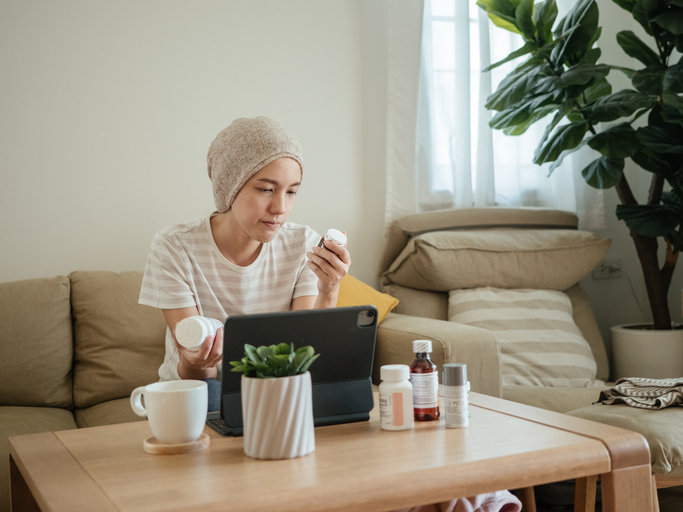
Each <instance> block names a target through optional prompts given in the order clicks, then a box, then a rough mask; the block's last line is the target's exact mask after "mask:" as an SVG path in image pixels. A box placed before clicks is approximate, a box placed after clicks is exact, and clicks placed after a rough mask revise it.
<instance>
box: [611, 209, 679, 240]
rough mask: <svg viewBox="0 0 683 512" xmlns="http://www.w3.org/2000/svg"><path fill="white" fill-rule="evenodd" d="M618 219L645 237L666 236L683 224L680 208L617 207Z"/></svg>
mask: <svg viewBox="0 0 683 512" xmlns="http://www.w3.org/2000/svg"><path fill="white" fill-rule="evenodd" d="M617 218H618V219H619V220H623V221H624V222H625V223H626V225H627V226H628V227H629V229H631V230H632V231H634V232H636V233H638V234H639V235H643V236H651V237H658V236H666V235H667V234H669V233H670V232H671V231H673V230H674V229H676V228H677V227H678V226H680V225H681V223H682V222H683V211H682V210H681V208H680V206H677V205H671V204H658V205H623V204H620V205H617Z"/></svg>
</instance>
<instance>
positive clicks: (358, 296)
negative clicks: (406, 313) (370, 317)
mask: <svg viewBox="0 0 683 512" xmlns="http://www.w3.org/2000/svg"><path fill="white" fill-rule="evenodd" d="M368 304H372V305H373V306H375V307H376V308H377V323H379V322H381V321H382V320H384V318H385V317H386V316H387V315H388V314H389V312H390V311H391V310H392V309H394V308H395V307H396V304H398V299H396V298H395V297H392V296H391V295H388V294H386V293H382V292H378V291H377V290H375V289H374V288H373V287H371V286H368V285H367V284H365V283H364V282H362V281H359V280H358V279H356V278H355V277H353V276H352V275H350V274H347V275H345V276H344V278H343V279H342V280H341V283H339V300H337V307H338V308H342V307H346V306H366V305H368Z"/></svg>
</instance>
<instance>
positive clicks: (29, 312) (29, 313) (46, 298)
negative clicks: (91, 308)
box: [0, 276, 73, 408]
mask: <svg viewBox="0 0 683 512" xmlns="http://www.w3.org/2000/svg"><path fill="white" fill-rule="evenodd" d="M69 293H70V284H69V279H68V278H67V277H64V276H60V277H54V278H41V279H26V280H23V281H14V282H9V283H0V405H14V406H33V407H62V408H73V392H72V390H73V379H72V361H73V340H72V336H71V306H70V302H69Z"/></svg>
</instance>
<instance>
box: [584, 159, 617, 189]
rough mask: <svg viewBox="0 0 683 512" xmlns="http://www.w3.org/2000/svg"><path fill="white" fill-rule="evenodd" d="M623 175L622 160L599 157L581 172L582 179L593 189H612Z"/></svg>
mask: <svg viewBox="0 0 683 512" xmlns="http://www.w3.org/2000/svg"><path fill="white" fill-rule="evenodd" d="M623 173H624V160H623V159H619V158H607V157H604V156H603V157H601V158H598V159H597V160H594V161H592V162H591V163H590V164H588V165H587V166H586V168H585V169H584V170H583V171H581V175H582V176H583V179H585V180H586V183H588V184H589V185H590V186H591V187H593V188H600V189H604V188H612V187H613V186H614V185H616V184H617V183H619V180H620V179H621V176H622V174H623Z"/></svg>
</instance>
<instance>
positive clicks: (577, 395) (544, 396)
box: [503, 384, 608, 413]
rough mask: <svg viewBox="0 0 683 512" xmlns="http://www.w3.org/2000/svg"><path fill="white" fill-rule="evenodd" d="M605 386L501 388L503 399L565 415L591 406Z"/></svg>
mask: <svg viewBox="0 0 683 512" xmlns="http://www.w3.org/2000/svg"><path fill="white" fill-rule="evenodd" d="M607 386H608V384H605V386H602V387H594V388H557V387H555V388H550V387H545V386H503V398H504V399H505V400H510V401H512V402H518V403H520V404H526V405H532V406H534V407H540V408H541V409H547V410H549V411H555V412H561V413H566V412H569V411H573V410H575V409H580V408H582V407H586V406H589V405H591V404H592V403H593V402H595V401H596V400H597V399H598V396H599V395H600V390H602V389H604V388H605V387H607Z"/></svg>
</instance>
